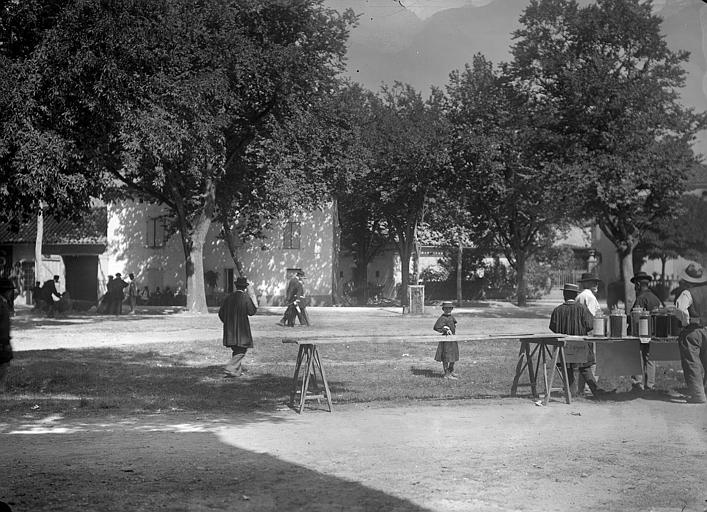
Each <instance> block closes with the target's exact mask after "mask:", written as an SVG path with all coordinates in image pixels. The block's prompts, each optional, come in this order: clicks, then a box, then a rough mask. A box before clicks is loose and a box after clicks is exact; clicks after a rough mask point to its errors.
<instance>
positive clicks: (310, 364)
mask: <svg viewBox="0 0 707 512" xmlns="http://www.w3.org/2000/svg"><path fill="white" fill-rule="evenodd" d="M283 343H297V344H298V345H299V350H298V351H297V363H296V365H295V375H294V378H293V379H292V392H291V393H290V406H291V407H292V408H295V398H296V396H297V393H299V395H300V396H299V405H298V406H297V412H299V413H300V414H302V410H303V409H304V403H305V402H306V401H307V400H315V399H316V400H317V403H321V399H322V398H326V401H327V404H328V405H329V412H332V411H333V409H332V406H331V392H330V391H329V383H328V382H327V380H326V374H325V373H324V367H323V366H322V360H321V359H320V358H319V352H318V351H317V345H315V344H314V343H299V342H297V341H291V340H287V341H285V340H283ZM303 363H304V368H302V364H303ZM300 370H302V376H301V378H300ZM317 372H319V376H320V377H321V379H322V385H323V389H321V390H319V392H316V391H315V392H313V393H310V391H309V385H310V383H311V384H313V386H314V388H315V390H316V388H317V387H318V386H317ZM300 380H301V382H299V381H300Z"/></svg>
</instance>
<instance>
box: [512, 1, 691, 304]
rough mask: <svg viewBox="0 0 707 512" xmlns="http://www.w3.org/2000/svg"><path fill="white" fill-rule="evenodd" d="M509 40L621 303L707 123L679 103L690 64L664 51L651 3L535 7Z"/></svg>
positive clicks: (628, 296)
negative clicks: (598, 234)
mask: <svg viewBox="0 0 707 512" xmlns="http://www.w3.org/2000/svg"><path fill="white" fill-rule="evenodd" d="M520 22H521V28H520V29H519V30H518V31H516V33H515V34H514V39H515V44H514V46H513V48H512V54H513V61H512V69H513V72H514V74H515V75H516V77H517V79H518V81H519V82H520V83H522V84H523V85H524V86H525V87H526V88H527V89H528V90H529V91H532V93H533V94H534V95H535V97H536V98H539V99H540V100H542V101H544V102H545V103H546V104H547V105H551V106H552V107H553V108H555V109H556V115H555V116H552V117H548V118H546V119H545V120H544V122H543V124H542V125H541V126H540V128H542V129H544V130H548V131H550V132H553V133H555V134H556V135H557V136H558V141H560V144H558V145H556V146H555V147H554V148H552V150H553V151H555V152H557V153H558V154H562V155H564V159H565V160H566V161H568V162H573V163H574V172H576V173H577V174H579V175H581V176H582V178H583V183H584V185H583V186H582V187H581V189H578V190H579V191H580V192H581V196H580V197H582V198H583V201H582V203H583V207H584V211H585V212H586V215H587V217H589V218H594V219H595V220H596V222H597V223H598V225H599V227H600V228H601V230H602V231H603V233H604V234H605V235H606V237H607V238H608V239H609V240H611V241H612V242H613V243H614V245H615V246H616V249H617V254H618V257H619V260H620V269H621V278H622V279H623V280H624V285H625V293H626V299H627V303H631V302H633V300H632V299H633V297H634V288H633V286H632V285H631V284H630V282H629V278H630V277H631V276H632V275H633V263H632V257H631V254H632V252H633V250H634V248H635V247H636V244H637V243H638V242H639V240H640V239H641V235H642V233H643V232H644V231H645V230H646V229H647V228H648V227H649V226H650V225H651V224H653V223H655V222H657V221H658V219H660V218H661V217H663V216H666V215H670V214H671V208H672V207H673V206H674V205H675V204H676V203H677V199H678V198H679V196H680V194H681V193H682V191H683V188H684V183H685V180H686V178H687V171H688V169H689V168H690V166H691V165H693V164H694V163H695V160H696V157H695V155H694V154H693V152H692V150H691V143H692V142H693V141H694V138H695V134H696V133H697V131H698V130H700V129H703V128H704V127H705V116H704V115H698V114H695V113H694V112H693V111H692V110H691V109H688V108H685V107H684V106H682V105H681V104H680V102H679V94H680V91H679V89H680V87H682V86H683V84H684V79H685V71H684V69H683V68H682V67H681V65H682V64H683V63H685V62H686V61H687V59H688V54H687V53H686V52H683V51H673V50H671V49H670V48H668V46H667V44H666V42H665V38H664V36H663V35H662V34H661V32H660V23H661V19H660V18H659V17H657V16H655V15H653V14H652V11H651V4H650V2H640V1H639V0H597V2H596V4H590V5H588V6H586V7H582V8H580V7H579V6H578V5H577V2H576V1H574V0H532V2H531V3H530V5H529V7H528V8H527V9H526V10H525V12H524V13H523V15H522V16H521V19H520Z"/></svg>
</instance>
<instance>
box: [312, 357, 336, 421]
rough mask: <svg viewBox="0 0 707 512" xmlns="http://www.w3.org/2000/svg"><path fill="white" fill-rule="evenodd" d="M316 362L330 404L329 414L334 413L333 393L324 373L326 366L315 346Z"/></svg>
mask: <svg viewBox="0 0 707 512" xmlns="http://www.w3.org/2000/svg"><path fill="white" fill-rule="evenodd" d="M314 360H315V362H316V364H317V366H318V367H319V373H320V374H321V376H322V382H323V383H324V392H325V393H326V401H327V403H328V404H329V412H333V410H334V409H333V408H332V406H331V392H330V391H329V383H328V382H327V380H326V374H325V373H324V366H323V365H322V360H321V359H320V358H319V351H318V350H317V347H316V345H315V346H314Z"/></svg>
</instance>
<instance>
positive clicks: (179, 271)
mask: <svg viewBox="0 0 707 512" xmlns="http://www.w3.org/2000/svg"><path fill="white" fill-rule="evenodd" d="M168 215H169V212H168V210H167V208H165V207H163V206H161V205H159V204H151V203H143V202H139V201H125V202H120V203H115V204H111V205H109V206H108V246H107V249H106V253H105V266H104V268H105V269H106V273H107V274H115V273H116V272H121V273H122V274H123V275H124V276H125V275H127V274H128V273H130V272H132V273H134V274H135V277H136V279H137V281H138V286H139V288H141V289H143V288H144V287H145V286H147V287H148V290H149V292H150V293H154V292H155V291H156V290H157V289H158V288H159V290H160V291H161V292H164V291H165V290H166V289H168V288H169V289H170V290H171V292H173V293H180V292H181V293H183V292H184V291H185V289H186V281H185V277H186V276H185V272H184V262H185V258H184V251H183V249H182V243H181V239H180V236H179V233H171V232H170V230H169V224H170V223H169V217H168ZM220 231H221V226H220V224H218V223H214V224H212V226H211V229H210V230H209V233H208V235H207V239H206V243H205V246H204V272H209V271H210V272H212V273H214V274H215V275H216V276H217V278H216V286H215V287H214V290H213V291H214V292H215V293H217V294H224V293H229V292H231V291H233V281H234V279H235V277H237V275H238V273H237V270H236V268H235V263H234V261H233V258H232V257H231V255H230V252H229V250H228V246H227V245H226V242H225V241H224V240H222V239H221V238H220V236H219V233H220ZM333 240H334V224H333V215H332V208H331V206H330V205H328V206H327V205H324V206H322V207H321V209H319V210H315V211H314V212H301V213H299V214H296V215H293V216H292V217H288V218H282V219H281V220H279V221H276V222H275V223H274V227H273V229H272V230H271V231H270V232H269V233H268V234H267V236H266V237H265V238H264V239H262V240H255V241H254V242H252V243H248V244H245V245H242V246H241V247H239V249H238V257H239V260H240V261H241V263H242V265H243V271H244V274H245V275H246V277H247V278H248V280H249V281H250V283H251V286H252V289H253V291H254V292H255V294H256V295H257V297H258V302H259V303H260V304H261V305H265V304H268V305H281V304H282V303H283V301H284V295H285V288H286V286H287V282H288V280H289V278H290V277H291V276H292V275H293V274H294V273H295V272H296V271H297V270H303V271H304V272H305V274H306V276H307V280H306V283H305V292H306V293H307V295H308V296H309V297H310V299H311V301H312V303H313V304H320V305H328V304H331V303H332V291H333V289H334V284H333V283H334V275H333V265H332V262H333V261H334V257H335V255H334V252H333V251H334V244H333ZM209 291H211V290H209Z"/></svg>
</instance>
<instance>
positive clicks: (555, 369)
mask: <svg viewBox="0 0 707 512" xmlns="http://www.w3.org/2000/svg"><path fill="white" fill-rule="evenodd" d="M509 340H511V341H515V340H517V341H519V342H520V350H519V351H518V362H517V364H516V370H515V376H514V378H513V384H512V386H511V396H516V394H517V391H518V387H519V386H529V387H530V390H531V393H532V395H533V397H535V398H538V397H539V393H538V378H539V376H540V373H541V372H542V377H543V385H544V391H545V397H544V398H543V405H547V404H548V402H549V401H550V399H551V395H552V392H553V391H562V392H564V395H565V402H566V403H568V404H569V403H571V402H572V397H571V394H570V389H569V381H568V376H567V366H566V364H567V363H581V362H584V360H582V353H585V352H586V350H585V351H583V350H581V348H582V346H583V345H584V343H586V342H592V343H594V346H595V355H596V360H597V370H598V372H599V373H600V375H602V376H604V377H610V376H616V375H638V374H641V373H642V372H643V363H642V359H641V352H640V343H641V339H640V338H634V337H623V338H601V337H591V336H586V337H585V336H566V335H564V334H553V333H546V334H545V333H542V334H480V335H455V336H442V335H384V334H381V335H346V336H336V337H333V336H317V335H315V334H314V333H311V331H310V332H307V331H302V332H299V333H293V334H292V335H290V336H287V337H283V338H282V342H283V343H291V344H296V345H298V347H299V349H298V351H297V360H296V362H295V371H294V376H293V378H292V388H291V392H290V405H291V406H292V407H293V408H294V409H295V410H297V411H298V412H299V413H301V412H302V411H303V410H304V406H305V402H306V401H307V400H317V402H318V403H320V404H321V400H322V399H326V403H327V405H328V408H329V412H332V411H333V407H332V403H331V391H330V389H329V382H328V381H327V377H326V371H325V370H324V366H323V364H322V360H321V358H320V356H319V350H318V348H317V346H318V345H327V344H345V343H355V342H357V341H358V342H368V343H390V342H406V343H439V342H447V341H457V342H469V341H509ZM676 340H677V338H653V339H652V340H651V359H652V360H653V361H675V360H678V361H679V360H680V354H679V352H678V348H677V343H676ZM577 342H580V344H579V345H578V344H577ZM577 347H578V348H580V350H576V351H575V348H577ZM541 366H542V369H541ZM548 366H549V367H550V371H549V372H548ZM526 371H527V374H528V378H529V379H528V382H524V383H523V382H521V379H522V378H523V374H524V373H525V372H526ZM556 376H559V378H560V380H561V386H560V387H553V385H554V382H555V378H556ZM320 381H321V382H320ZM297 395H299V401H298V402H296V399H297Z"/></svg>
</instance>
